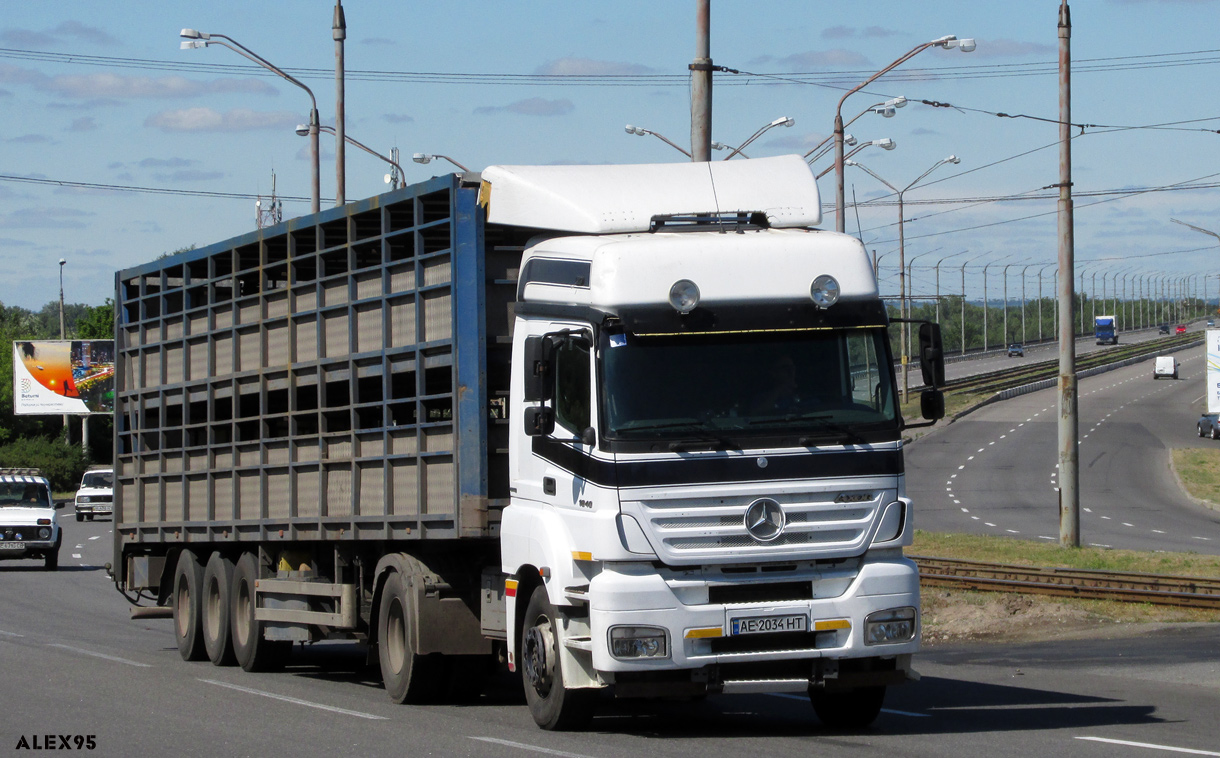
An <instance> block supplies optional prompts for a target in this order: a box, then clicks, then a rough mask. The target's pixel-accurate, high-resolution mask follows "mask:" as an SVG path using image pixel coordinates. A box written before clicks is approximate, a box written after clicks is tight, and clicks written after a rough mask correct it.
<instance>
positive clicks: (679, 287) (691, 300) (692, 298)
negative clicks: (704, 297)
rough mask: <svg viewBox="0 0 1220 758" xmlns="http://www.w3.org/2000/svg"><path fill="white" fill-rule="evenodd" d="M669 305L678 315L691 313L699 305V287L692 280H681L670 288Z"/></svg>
mask: <svg viewBox="0 0 1220 758" xmlns="http://www.w3.org/2000/svg"><path fill="white" fill-rule="evenodd" d="M669 304H670V305H672V306H673V307H674V310H675V311H677V312H678V313H681V314H687V313H690V312H691V311H693V310H695V306H697V305H698V304H699V287H698V286H696V285H695V283H694V282H692V281H691V280H690V279H679V280H678V281H676V282H674V284H673V286H672V287H670V288H669Z"/></svg>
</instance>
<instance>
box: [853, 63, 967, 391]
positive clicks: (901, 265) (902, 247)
mask: <svg viewBox="0 0 1220 758" xmlns="http://www.w3.org/2000/svg"><path fill="white" fill-rule="evenodd" d="M963 42H964V41H963ZM970 42H971V49H973V40H970ZM929 44H931V43H929ZM920 49H923V48H920ZM915 52H919V50H916V51H915ZM913 54H914V53H911V55H913ZM908 57H909V56H908ZM901 62H902V61H901V60H899V61H898V62H896V63H895V64H893V65H895V66H896V65H898V63H901ZM890 68H893V66H891V67H890ZM886 70H889V69H886ZM882 73H885V72H884V71H883V72H882ZM877 76H880V74H878V75H877ZM873 78H874V79H875V78H876V77H873ZM870 81H871V80H870ZM865 84H867V82H865ZM860 86H861V87H862V86H864V85H860ZM857 89H859V87H857ZM848 94H849V95H850V94H851V93H850V92H849V93H848ZM843 97H844V98H846V97H847V95H844V96H843ZM839 107H840V108H842V107H843V101H842V100H840V101H839ZM835 118H836V124H838V122H839V121H841V120H842V119H841V117H840V116H838V115H837V114H836V116H835ZM839 126H840V127H841V124H839ZM840 137H842V130H841V128H840V130H839V131H837V132H836V146H837V148H836V149H837V150H839V151H841V150H842V147H843V145H842V140H841V139H839V138H840ZM842 158H843V156H842V152H838V153H836V165H837V166H839V167H840V168H841V167H842V166H843V165H844V164H845V163H846V165H850V166H856V167H857V168H859V169H861V170H863V171H864V172H865V173H867V174H868V175H869V176H871V177H873V178H874V179H876V180H877V181H879V182H881V183H882V184H884V185H885V186H887V187H889V188H890V190H891V191H892V192H894V193H896V194H897V195H898V308H899V313H900V314H901V316H902V318H906V311H905V306H906V297H907V294H906V272H905V264H906V237H905V234H904V232H903V208H902V199H903V196H904V195H905V194H906V192H907V190H909V189H911V188H912V187H914V186H915V185H916V184H919V182H920V181H922V180H923V179H924V177H926V176H927V175H928V174H930V173H932V172H933V171H935V170H936V169H937V168H939V167H940V166H943V165H944V164H946V163H961V162H962V160H961V158H958V157H957V156H956V155H950V156H949V157H948V158H941V159H940V160H938V161H937V162H936V163H933V164H932V167H931V168H929V169H928V170H927V171H925V172H923V173H922V174H920V175H919V176H917V177H915V181H913V182H911V183H910V184H908V185H907V186H905V187H903V188H902V189H898V188H897V187H895V186H894V185H892V184H890V183H889V182H887V181H886V180H884V179H882V178H881V177H880V176H878V175H877V174H876V173H874V172H873V170H872V169H870V168H869V167H868V166H865V165H864V164H863V163H860V162H858V161H846V162H845V161H844V160H843V159H842ZM842 191H843V174H842V172H841V170H840V173H839V192H840V193H842ZM839 221H840V222H841V221H842V214H841V213H840V214H839ZM839 231H840V232H841V231H843V228H842V226H840V227H839ZM901 331H902V337H901V339H902V402H904V403H905V402H906V401H907V396H908V394H909V384H910V380H909V372H908V370H907V364H908V355H907V323H906V322H905V321H904V322H902V330H901Z"/></svg>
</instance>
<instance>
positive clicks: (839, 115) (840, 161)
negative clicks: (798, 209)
mask: <svg viewBox="0 0 1220 758" xmlns="http://www.w3.org/2000/svg"><path fill="white" fill-rule="evenodd" d="M929 47H943V48H945V49H946V50H947V49H949V48H951V47H958V48H960V49H961V51H962V52H963V53H969V52H971V51H972V50H974V48H975V44H974V40H972V39H963V40H958V38H957V37H956V36H954V35H952V34H947V35H945V36H944V37H941V38H939V39H934V40H932V41H931V42H925V43H923V44H922V45H916V46H915V47H913V48H911V49H910V50H909V51H908V52H907V53H906V54H905V55H903V56H902V57H900V58H899V59H898V60H896V61H894V62H893V63H891V64H890V65H888V66H886V67H885V68H883V69H881V70H880V71H878V72H877V73H875V74H873V75H872V76H870V77H869V78H868V79H866V80H865V81H863V82H861V83H860V84H858V85H856V86H855V87H853V88H851V89H850V90H848V91H847V92H846V93H845V94H844V95H843V97H841V98H839V104H838V105H836V106H835V125H834V140H835V179H836V181H835V231H839V232H842V231H844V230H845V229H846V223H847V220H846V219H845V218H844V216H843V208H844V206H845V204H846V198H845V197H844V192H843V167H844V165H845V164H844V157H843V129H844V124H843V103H844V101H846V100H847V98H849V97H851V96H852V95H854V94H856V93H857V92H859V91H860V90H862V89H864V88H865V87H867V86H868V85H870V84H872V83H873V82H874V81H876V80H877V79H879V78H880V77H882V76H884V75H885V74H887V73H889V72H890V71H891V70H893V69H895V68H897V67H898V66H901V65H902V64H903V63H906V62H907V61H908V60H910V59H911V58H914V57H915V56H916V55H918V54H920V53H922V52H923V51H924V50H927V49H928V48H929ZM901 202H902V201H901V199H900V200H899V203H901ZM905 369H906V364H905V363H904V364H903V370H904V371H905ZM902 399H903V402H906V391H905V389H904V390H903V395H902Z"/></svg>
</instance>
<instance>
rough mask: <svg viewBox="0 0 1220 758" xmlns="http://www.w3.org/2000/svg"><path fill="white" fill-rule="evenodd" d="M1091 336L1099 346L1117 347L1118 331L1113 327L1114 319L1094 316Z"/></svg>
mask: <svg viewBox="0 0 1220 758" xmlns="http://www.w3.org/2000/svg"><path fill="white" fill-rule="evenodd" d="M1093 336H1094V337H1096V338H1097V344H1099V345H1117V344H1118V330H1117V329H1116V328H1115V326H1114V317H1113V316H1096V317H1095V318H1094V319H1093Z"/></svg>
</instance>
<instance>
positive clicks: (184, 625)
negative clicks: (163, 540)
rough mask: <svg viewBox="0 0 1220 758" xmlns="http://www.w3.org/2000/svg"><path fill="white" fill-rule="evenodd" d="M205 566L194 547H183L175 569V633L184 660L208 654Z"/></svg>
mask: <svg viewBox="0 0 1220 758" xmlns="http://www.w3.org/2000/svg"><path fill="white" fill-rule="evenodd" d="M202 588H203V566H200V565H199V559H198V558H196V557H195V554H194V553H192V552H191V551H190V550H183V551H182V553H181V554H180V555H179V556H178V566H177V568H175V569H174V590H173V595H172V596H171V600H172V603H173V606H174V634H175V636H176V637H177V638H178V654H179V655H181V656H182V660H184V661H201V660H203V659H204V658H205V657H207V651H206V650H205V649H204V647H203V624H202V623H201V622H200V616H201V615H202V606H203V593H202Z"/></svg>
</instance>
